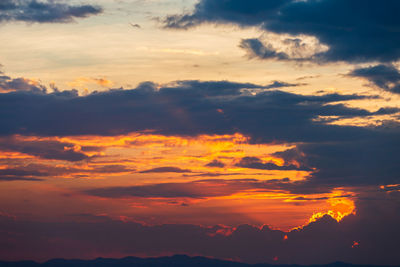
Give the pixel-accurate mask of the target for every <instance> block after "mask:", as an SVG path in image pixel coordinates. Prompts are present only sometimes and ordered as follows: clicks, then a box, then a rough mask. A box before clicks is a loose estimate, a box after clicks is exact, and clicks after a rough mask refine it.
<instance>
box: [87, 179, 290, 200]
mask: <svg viewBox="0 0 400 267" xmlns="http://www.w3.org/2000/svg"><path fill="white" fill-rule="evenodd" d="M289 182H290V180H289V179H276V180H275V179H274V180H269V181H259V180H255V179H236V180H223V179H208V180H197V181H192V182H184V183H161V184H150V185H139V186H123V187H105V188H95V189H89V190H87V191H85V193H86V194H89V195H93V196H98V197H106V198H127V197H143V198H208V197H221V196H229V195H232V194H235V193H239V192H242V191H246V190H253V191H254V190H259V191H260V192H268V191H271V190H285V189H286V187H290V186H289V185H288V183H289Z"/></svg>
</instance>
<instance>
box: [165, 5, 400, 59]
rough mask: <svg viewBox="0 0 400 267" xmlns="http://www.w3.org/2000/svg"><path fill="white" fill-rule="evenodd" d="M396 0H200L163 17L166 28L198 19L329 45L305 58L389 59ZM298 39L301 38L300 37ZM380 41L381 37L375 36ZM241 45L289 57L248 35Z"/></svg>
mask: <svg viewBox="0 0 400 267" xmlns="http://www.w3.org/2000/svg"><path fill="white" fill-rule="evenodd" d="M399 8H400V3H399V2H398V1H396V0H388V1H385V2H384V4H383V3H382V1H379V0H373V1H368V4H367V5H366V4H365V1H362V0H350V1H349V0H323V1H319V0H311V1H295V0H283V1H261V0H260V1H251V2H249V1H245V0H228V1H224V0H217V1H215V0H200V1H199V2H198V3H197V4H196V6H195V8H194V11H193V12H192V13H188V14H180V15H171V16H168V17H166V18H165V19H164V25H165V27H167V28H184V29H187V28H190V27H194V26H196V25H199V24H202V23H216V24H235V25H239V26H242V27H249V26H255V27H259V28H261V29H263V30H266V31H268V32H273V33H277V34H290V35H293V36H301V35H308V36H314V37H316V38H317V39H318V40H319V41H320V42H321V43H323V44H325V45H327V46H328V47H329V50H327V51H325V52H320V53H317V54H315V55H314V56H313V57H312V58H309V60H318V61H348V62H367V61H381V62H391V61H396V60H398V59H399V58H400V49H399V47H398V46H397V45H396V44H397V43H399V41H400V34H399V32H398V31H396V30H395V29H396V28H398V27H399V26H400V19H399V17H398V16H397V14H396V12H395V10H398V9H399ZM299 38H301V37H299ZM377 40H379V41H377ZM242 46H243V47H244V48H246V49H247V50H250V51H251V52H252V53H253V54H254V55H255V56H258V57H260V58H264V59H265V58H275V59H280V60H288V59H289V57H288V55H287V54H285V53H282V52H279V51H276V50H275V49H273V48H272V47H268V46H265V45H264V44H263V43H261V42H260V40H258V39H247V40H244V41H243V42H242Z"/></svg>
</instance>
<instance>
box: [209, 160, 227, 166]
mask: <svg viewBox="0 0 400 267" xmlns="http://www.w3.org/2000/svg"><path fill="white" fill-rule="evenodd" d="M205 166H207V167H216V168H223V167H225V164H224V163H223V162H221V161H219V160H216V159H214V160H213V161H211V162H209V163H207V164H206V165H205Z"/></svg>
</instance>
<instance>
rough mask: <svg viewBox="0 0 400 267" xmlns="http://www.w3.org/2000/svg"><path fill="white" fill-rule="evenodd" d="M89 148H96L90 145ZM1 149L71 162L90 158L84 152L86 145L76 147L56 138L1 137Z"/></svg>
mask: <svg viewBox="0 0 400 267" xmlns="http://www.w3.org/2000/svg"><path fill="white" fill-rule="evenodd" d="M87 149H89V150H91V149H94V148H90V147H88V148H87ZM0 150H2V151H15V152H20V153H25V154H28V155H32V156H36V157H40V158H43V159H56V160H66V161H71V162H76V161H81V160H88V159H90V157H89V156H87V155H86V154H85V153H84V151H85V150H86V147H83V148H82V147H76V146H75V145H74V144H71V143H66V142H59V141H55V140H40V139H39V140H23V139H20V138H18V137H15V136H7V137H0Z"/></svg>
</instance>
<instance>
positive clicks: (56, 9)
mask: <svg viewBox="0 0 400 267" xmlns="http://www.w3.org/2000/svg"><path fill="white" fill-rule="evenodd" d="M101 12H102V9H101V8H100V7H98V6H92V5H70V4H68V1H64V2H60V1H51V0H44V1H38V0H2V2H1V3H0V23H2V22H3V23H4V22H11V21H24V22H28V23H68V22H73V21H74V19H75V18H85V17H88V16H91V15H97V14H99V13H101Z"/></svg>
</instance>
